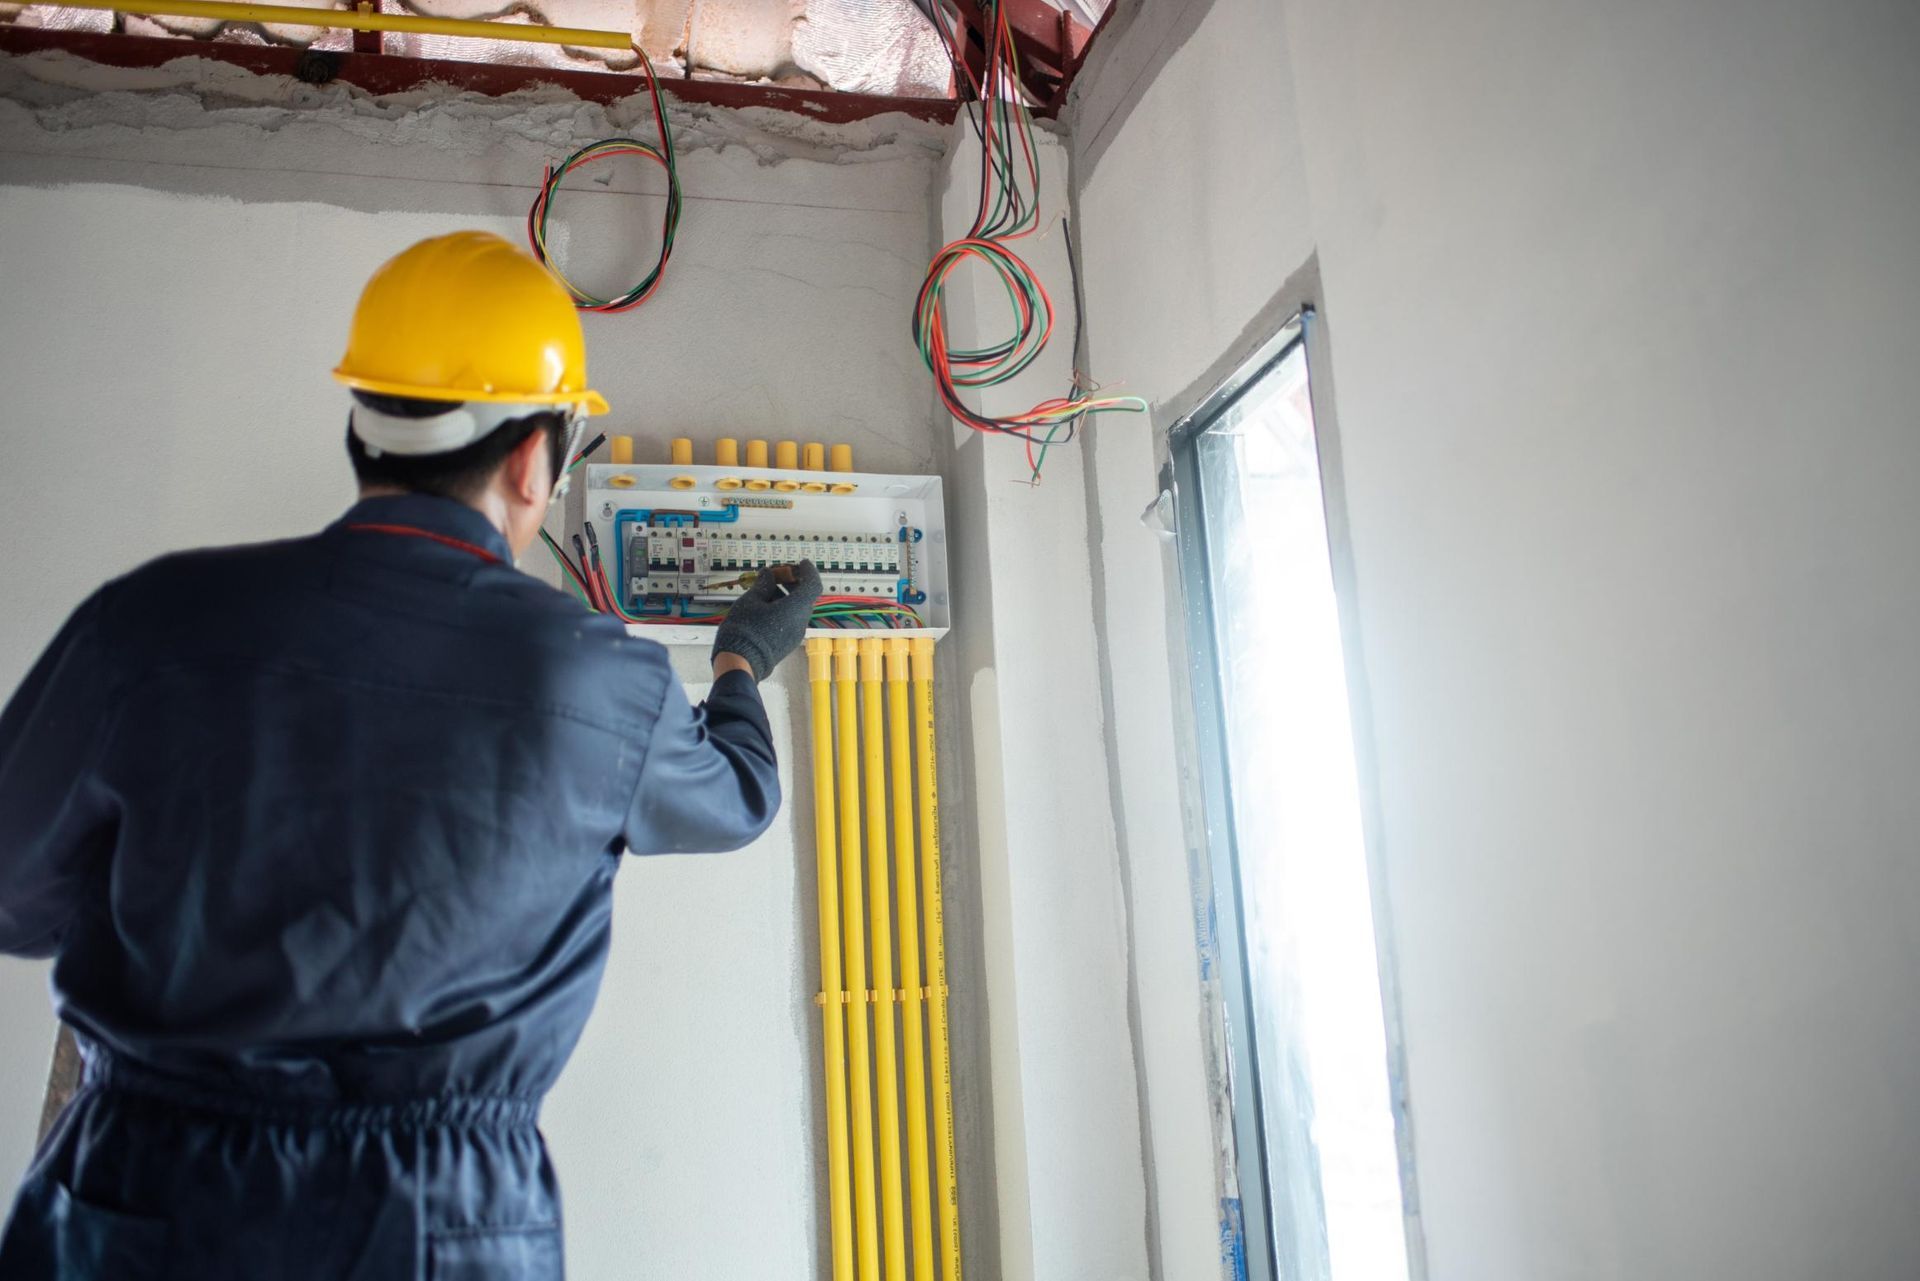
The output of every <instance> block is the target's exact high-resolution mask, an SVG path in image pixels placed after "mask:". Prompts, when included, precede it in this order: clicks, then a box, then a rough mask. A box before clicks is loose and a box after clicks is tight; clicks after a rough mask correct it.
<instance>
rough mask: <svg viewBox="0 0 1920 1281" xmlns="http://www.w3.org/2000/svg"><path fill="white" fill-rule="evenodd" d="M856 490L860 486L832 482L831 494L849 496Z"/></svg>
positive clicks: (844, 482) (846, 481) (850, 482)
mask: <svg viewBox="0 0 1920 1281" xmlns="http://www.w3.org/2000/svg"><path fill="white" fill-rule="evenodd" d="M858 488H860V486H858V485H856V484H854V483H853V482H852V481H850V480H842V481H836V482H834V486H833V492H834V493H836V494H851V493H852V492H853V491H854V490H856V489H858Z"/></svg>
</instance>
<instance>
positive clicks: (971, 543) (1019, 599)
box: [939, 125, 1148, 1281]
mask: <svg viewBox="0 0 1920 1281" xmlns="http://www.w3.org/2000/svg"><path fill="white" fill-rule="evenodd" d="M1036 148H1037V156H1038V163H1039V167H1040V172H1041V186H1042V192H1043V200H1042V204H1041V219H1040V226H1041V227H1042V228H1044V229H1046V230H1045V231H1044V232H1043V234H1041V235H1039V236H1036V237H1035V238H1034V239H1032V240H1030V241H1027V242H1023V243H1022V244H1021V246H1020V247H1019V252H1020V253H1021V254H1022V255H1023V256H1025V257H1026V258H1027V260H1028V262H1029V263H1030V264H1031V265H1032V266H1033V267H1034V269H1035V270H1036V271H1037V272H1038V273H1039V275H1040V277H1041V278H1042V279H1043V280H1045V281H1048V282H1064V281H1065V280H1066V279H1067V274H1068V267H1067V259H1066V253H1065V241H1064V238H1063V237H1061V236H1060V235H1059V233H1058V231H1057V230H1056V229H1055V228H1056V226H1057V218H1058V216H1059V213H1060V211H1061V209H1062V208H1063V206H1064V202H1065V199H1066V194H1067V182H1066V177H1067V175H1066V153H1065V149H1064V148H1063V147H1062V146H1061V144H1060V143H1059V141H1058V140H1057V139H1056V138H1054V137H1053V136H1051V135H1047V134H1042V135H1040V136H1039V137H1038V138H1037V139H1036ZM979 166H980V151H979V143H978V142H977V141H976V140H975V139H974V138H973V137H972V135H971V134H970V132H968V131H967V129H966V127H965V126H964V125H959V126H956V127H955V130H954V133H953V146H952V150H951V153H950V156H949V160H948V164H947V171H946V182H945V184H944V186H943V189H942V191H941V195H940V206H939V208H940V215H941V218H942V225H943V228H944V233H943V234H944V235H945V236H947V237H949V238H951V237H958V236H961V235H964V234H965V233H966V230H967V228H968V227H969V226H970V225H971V223H972V220H973V217H974V213H975V210H976V208H977V206H978V201H979V192H980V187H979V178H978V174H979ZM1064 292H1065V291H1064V290H1063V289H1062V290H1056V297H1058V296H1060V295H1061V294H1063V293H1064ZM946 319H947V324H948V326H949V333H950V338H951V341H952V344H953V346H954V347H955V348H968V347H982V346H987V345H990V344H991V343H992V342H995V341H998V340H999V339H1001V338H1002V337H1004V336H1005V334H1006V332H1007V326H1008V325H1009V324H1010V323H1011V317H1010V311H1009V308H1008V306H1007V302H1006V298H1005V294H1004V292H1003V291H1001V290H1000V288H999V286H998V284H997V283H996V282H995V280H994V278H993V277H992V276H990V275H989V274H988V273H986V272H984V271H981V272H962V273H957V274H956V275H955V276H954V277H953V278H952V279H951V283H950V286H949V289H948V293H947V300H946ZM1072 368H1073V366H1072V361H1071V353H1070V351H1069V350H1068V346H1067V343H1066V342H1065V341H1064V340H1061V341H1056V342H1055V343H1054V344H1052V345H1051V346H1050V347H1049V348H1048V350H1047V351H1046V352H1045V353H1044V354H1042V355H1041V357H1040V358H1039V359H1038V360H1036V361H1035V362H1034V363H1033V364H1032V365H1030V366H1029V367H1028V368H1027V370H1026V371H1025V372H1024V373H1022V374H1021V375H1020V376H1019V377H1018V378H1016V379H1014V380H1013V381H1011V382H1008V383H1005V384H1002V385H1001V386H998V387H994V388H987V389H983V390H982V391H981V393H980V394H979V396H978V399H977V400H975V401H974V402H973V403H975V404H976V405H977V406H978V407H979V408H981V409H982V410H983V411H984V412H986V413H990V414H1003V415H1004V414H1012V413H1017V412H1021V411H1024V410H1026V409H1027V408H1028V407H1030V406H1032V405H1034V404H1037V403H1039V402H1041V401H1043V400H1047V399H1051V398H1052V397H1055V396H1057V395H1059V394H1060V392H1061V391H1062V390H1063V389H1065V388H1066V386H1067V385H1068V383H1069V381H1070V379H1071V375H1072ZM953 433H954V451H953V457H952V461H951V464H950V467H949V476H950V482H951V483H950V489H949V493H950V494H951V501H952V503H953V512H952V520H951V521H950V528H951V530H952V541H953V547H952V551H953V555H954V559H955V563H956V565H957V567H958V569H959V571H960V572H959V573H958V575H957V576H956V587H955V599H954V609H955V617H956V618H957V619H964V620H965V623H966V626H965V627H964V629H963V630H960V631H957V632H956V633H955V635H954V637H953V638H952V640H951V641H949V642H948V646H949V648H950V649H951V650H952V651H953V652H954V653H955V655H956V662H957V664H958V668H959V672H958V676H959V679H960V681H961V682H962V683H963V684H964V686H965V688H966V691H967V700H968V702H967V706H968V713H969V715H970V717H971V721H972V730H973V733H972V744H973V749H974V750H973V758H972V761H971V764H972V781H973V787H974V792H975V800H976V802H977V804H976V806H975V808H974V811H973V815H974V820H975V832H976V834H977V844H978V859H979V866H980V880H981V895H982V904H981V911H982V920H983V922H984V924H985V931H984V951H985V980H986V994H987V1005H988V1019H989V1028H988V1030H989V1041H990V1046H991V1056H992V1058H991V1072H992V1080H993V1138H994V1157H995V1164H994V1175H995V1183H994V1189H995V1194H996V1198H997V1209H998V1212H999V1245H1000V1262H1001V1267H1002V1275H1003V1276H1004V1277H1005V1278H1006V1281H1033V1279H1035V1278H1038V1279H1039V1281H1134V1279H1138V1281H1144V1278H1145V1277H1146V1276H1147V1275H1148V1259H1147V1252H1146V1228H1145V1222H1144V1220H1145V1204H1144V1202H1145V1188H1144V1171H1143V1168H1142V1162H1143V1153H1142V1150H1141V1143H1140V1120H1139V1118H1140V1099H1139V1090H1138V1082H1137V1080H1136V1076H1135V1071H1134V1061H1133V1051H1132V1043H1131V1040H1130V1037H1129V1027H1128V1011H1127V939H1126V930H1125V904H1124V903H1123V902H1122V901H1121V895H1120V880H1119V866H1118V858H1117V847H1116V844H1115V839H1114V828H1113V822H1112V820H1111V818H1110V816H1109V815H1110V809H1111V804H1110V792H1109V787H1108V778H1107V772H1106V770H1105V768H1104V764H1105V755H1106V752H1105V743H1104V741H1103V739H1102V734H1101V730H1102V710H1101V697H1100V673H1099V667H1098V658H1097V654H1098V645H1097V642H1096V636H1095V631H1094V609H1093V602H1092V596H1091V583H1090V569H1091V564H1090V556H1089V547H1088V539H1087V506H1086V497H1085V489H1084V484H1083V481H1082V478H1081V467H1082V461H1083V460H1082V458H1081V456H1080V455H1078V454H1077V453H1076V452H1075V451H1074V450H1072V449H1071V448H1066V449H1057V450H1054V451H1052V452H1051V453H1049V454H1048V456H1047V460H1046V470H1045V473H1044V475H1043V478H1042V481H1041V483H1040V484H1039V485H1037V486H1036V485H1032V484H1030V483H1029V478H1030V475H1031V473H1030V471H1029V469H1028V467H1027V465H1026V460H1025V454H1024V451H1023V450H1022V448H1021V447H1020V445H1019V444H1017V443H1016V442H1014V441H1012V440H1009V439H1004V438H998V437H985V436H981V435H980V434H978V433H976V432H974V431H972V430H971V429H969V428H966V427H964V426H961V425H959V424H957V423H955V424H953Z"/></svg>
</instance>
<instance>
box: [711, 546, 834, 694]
mask: <svg viewBox="0 0 1920 1281" xmlns="http://www.w3.org/2000/svg"><path fill="white" fill-rule="evenodd" d="M785 568H789V569H790V570H791V574H787V573H781V572H779V571H778V570H772V569H769V570H765V571H763V572H762V573H761V574H760V576H759V577H758V578H756V579H754V580H753V586H751V587H749V588H747V591H746V594H745V595H744V596H742V597H741V598H740V599H739V600H737V601H735V602H733V608H732V609H730V610H728V611H727V616H726V617H725V618H723V619H721V620H720V630H719V633H718V634H717V635H715V636H714V638H713V654H714V657H715V658H716V659H718V658H719V657H720V656H721V655H723V654H738V655H739V656H740V657H741V658H744V659H746V660H747V663H748V665H750V666H751V667H752V668H753V678H754V679H755V680H757V681H763V680H765V679H767V673H768V672H771V671H772V670H773V669H774V667H775V666H776V665H777V664H778V663H779V662H780V660H781V659H783V658H785V657H786V656H787V655H788V654H791V653H792V652H793V651H794V650H796V649H798V648H800V642H801V641H803V640H805V639H806V636H807V620H808V619H809V618H811V617H812V616H813V606H814V602H815V601H818V600H819V599H820V571H819V570H817V569H815V568H814V567H813V562H812V561H810V560H803V561H801V562H800V563H799V564H798V565H793V566H790V567H785ZM789 578H790V579H791V581H782V580H786V579H789Z"/></svg>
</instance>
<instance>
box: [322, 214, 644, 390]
mask: <svg viewBox="0 0 1920 1281" xmlns="http://www.w3.org/2000/svg"><path fill="white" fill-rule="evenodd" d="M333 376H334V377H335V378H337V379H339V380H340V381H341V382H343V383H345V384H346V385H347V386H349V387H353V388H357V389H358V390H360V391H370V392H376V393H378V394H380V395H383V396H410V397H413V398H415V399H418V400H446V401H480V402H484V403H491V404H521V405H573V406H576V407H578V408H580V409H583V410H585V411H586V412H587V413H589V414H604V413H606V412H607V402H606V400H605V399H604V398H603V397H602V396H601V395H600V393H599V392H597V391H593V390H591V389H590V388H589V387H588V386H587V345H586V340H585V339H584V338H583V337H582V336H581V333H580V316H579V314H578V313H577V312H576V311H575V310H574V307H573V300H572V299H571V298H569V297H568V296H567V291H566V290H565V289H564V288H562V287H561V285H560V282H559V281H557V280H555V279H554V278H553V277H552V276H551V275H550V274H548V272H547V269H546V268H544V267H542V266H541V265H540V264H539V263H537V262H535V261H534V260H533V259H532V258H530V257H528V256H527V255H526V254H523V253H521V252H520V251H519V250H518V249H516V248H514V247H513V246H512V245H511V244H509V243H508V242H507V241H505V240H502V239H501V238H500V237H499V236H496V235H494V234H492V233H491V232H486V231H456V232H454V233H453V234H452V235H447V236H435V237H433V238H432V239H431V240H423V241H421V242H420V243H419V244H417V245H415V246H413V248H411V249H408V250H406V251H404V252H403V253H401V254H400V255H399V256H398V257H397V258H394V259H392V260H391V261H389V262H388V263H387V264H386V265H385V266H384V267H382V268H380V270H378V271H376V272H374V273H373V279H371V280H369V281H368V282H367V287H366V289H365V290H363V291H362V292H361V294H360V305H359V306H358V307H357V308H355V309H354V313H353V328H352V329H351V330H349V331H348V333H347V354H346V355H345V356H344V357H342V358H341V360H340V366H339V368H337V369H335V370H334V371H333Z"/></svg>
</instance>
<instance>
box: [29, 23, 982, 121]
mask: <svg viewBox="0 0 1920 1281" xmlns="http://www.w3.org/2000/svg"><path fill="white" fill-rule="evenodd" d="M43 49H60V50H65V51H66V52H68V53H71V54H73V55H74V56H75V57H79V58H85V59H86V60H87V61H89V62H97V63H100V64H101V65H103V66H108V67H158V66H163V65H164V64H166V63H169V62H172V61H174V60H176V59H179V58H209V59H212V60H214V61H216V62H225V63H229V64H231V65H234V66H238V67H245V68H246V69H247V70H249V71H252V72H255V73H256V74H259V75H272V76H301V77H303V78H306V79H316V78H319V79H322V80H323V82H331V81H333V80H339V81H341V82H342V83H345V84H350V85H353V86H355V87H357V88H360V89H365V90H366V91H367V92H369V93H375V94H384V93H401V92H404V91H406V90H409V89H418V88H420V87H421V86H423V85H428V84H444V85H451V86H452V87H453V88H455V89H464V90H470V91H472V92H474V93H483V94H489V95H492V96H496V97H497V96H500V95H504V94H509V93H513V92H515V91H517V90H520V89H525V88H528V87H530V86H532V85H540V84H550V85H558V86H559V87H561V88H563V89H566V90H568V91H569V92H571V93H573V94H574V95H575V96H576V97H579V98H582V99H584V100H586V101H588V102H602V103H607V102H617V101H619V100H620V99H622V98H626V97H630V96H632V95H633V94H636V93H639V92H641V91H642V87H643V84H644V81H643V79H642V77H641V76H639V75H638V74H637V73H633V72H621V71H573V70H562V69H558V68H550V67H511V66H505V65H502V64H500V63H495V62H457V61H453V60H450V59H444V58H402V57H396V56H394V55H392V54H383V53H360V52H354V53H319V52H312V53H310V52H309V51H308V50H305V49H296V48H291V47H287V46H282V45H249V44H235V43H231V42H227V41H219V40H188V39H181V38H173V37H164V36H122V35H107V34H101V33H98V32H92V31H48V30H45V29H42V28H38V27H19V26H0V53H13V54H23V53H35V52H38V51H40V50H43ZM303 63H304V66H303ZM660 88H661V91H662V92H664V93H665V94H666V95H667V96H668V97H670V98H678V99H679V100H680V101H682V102H689V103H701V104H706V105H711V106H719V107H771V108H773V109H775V110H777V111H791V112H793V113H794V114H795V115H799V116H805V117H807V118H808V119H811V120H820V121H824V122H826V123H828V124H846V123H849V122H851V121H855V120H866V119H869V118H871V117H873V116H880V115H886V114H887V113H889V112H895V111H898V112H901V113H903V114H905V115H909V116H912V117H914V118H915V119H919V120H928V121H932V122H934V123H936V124H949V123H951V122H952V121H953V118H954V115H955V113H956V112H957V111H958V109H959V104H958V103H956V102H955V101H954V100H953V99H951V98H889V97H882V96H880V95H878V94H860V93H834V92H832V91H829V90H819V89H786V88H781V87H779V86H776V85H749V84H735V83H732V82H730V81H722V80H681V79H676V78H673V77H670V76H662V77H661V78H660Z"/></svg>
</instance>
